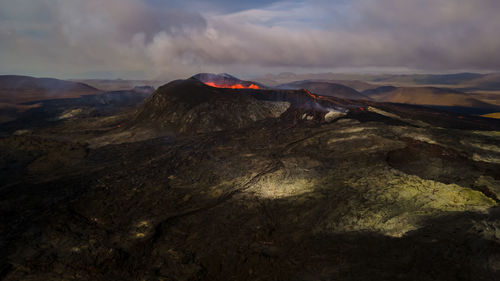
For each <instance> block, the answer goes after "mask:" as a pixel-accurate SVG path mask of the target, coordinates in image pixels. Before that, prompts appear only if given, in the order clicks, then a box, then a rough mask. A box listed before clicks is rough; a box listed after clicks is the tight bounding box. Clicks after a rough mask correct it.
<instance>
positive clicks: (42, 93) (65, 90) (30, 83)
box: [0, 75, 101, 104]
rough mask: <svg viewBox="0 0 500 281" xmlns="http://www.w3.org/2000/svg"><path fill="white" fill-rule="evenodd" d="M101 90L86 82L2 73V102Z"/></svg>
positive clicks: (67, 96)
mask: <svg viewBox="0 0 500 281" xmlns="http://www.w3.org/2000/svg"><path fill="white" fill-rule="evenodd" d="M98 92H101V90H99V89H97V88H94V87H92V86H89V85H87V84H84V83H79V82H72V81H66V80H59V79H54V78H35V77H30V76H20V75H0V103H4V104H18V103H23V102H29V101H34V100H43V99H51V98H69V97H79V96H80V95H89V94H96V93H98Z"/></svg>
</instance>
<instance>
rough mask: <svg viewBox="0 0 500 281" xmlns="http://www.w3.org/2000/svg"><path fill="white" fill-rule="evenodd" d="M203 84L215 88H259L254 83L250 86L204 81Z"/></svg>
mask: <svg viewBox="0 0 500 281" xmlns="http://www.w3.org/2000/svg"><path fill="white" fill-rule="evenodd" d="M205 85H207V86H210V87H215V88H229V89H254V90H258V89H260V88H259V86H257V85H255V84H250V86H245V85H242V84H234V85H217V84H215V83H213V82H205Z"/></svg>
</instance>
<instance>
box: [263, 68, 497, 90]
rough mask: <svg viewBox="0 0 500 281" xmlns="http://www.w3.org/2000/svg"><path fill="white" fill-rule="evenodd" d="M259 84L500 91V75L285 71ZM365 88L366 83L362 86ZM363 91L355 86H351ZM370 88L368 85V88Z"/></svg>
mask: <svg viewBox="0 0 500 281" xmlns="http://www.w3.org/2000/svg"><path fill="white" fill-rule="evenodd" d="M255 80H256V81H257V82H260V83H263V84H266V85H270V86H275V85H279V84H284V83H289V82H293V81H299V80H323V81H324V80H329V81H331V82H337V83H340V84H344V85H346V84H345V83H342V82H341V81H349V83H353V81H356V83H358V84H359V83H369V84H370V83H373V84H377V85H380V84H392V85H399V86H411V85H414V86H417V85H420V86H422V85H447V86H448V87H453V88H460V89H462V90H466V91H478V90H488V91H493V90H497V91H498V90H500V74H499V73H491V74H479V73H456V74H343V73H319V74H295V73H291V72H285V73H280V74H267V75H265V76H263V77H260V78H257V79H255ZM359 85H362V84H359ZM350 86H351V87H352V88H355V89H357V90H359V91H363V90H366V89H367V88H364V89H360V88H358V87H356V86H355V85H350ZM365 86H366V85H365Z"/></svg>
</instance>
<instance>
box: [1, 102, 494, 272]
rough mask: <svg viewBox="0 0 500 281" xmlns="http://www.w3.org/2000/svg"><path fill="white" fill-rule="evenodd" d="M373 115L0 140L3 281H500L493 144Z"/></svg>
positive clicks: (461, 132) (479, 134)
mask: <svg viewBox="0 0 500 281" xmlns="http://www.w3.org/2000/svg"><path fill="white" fill-rule="evenodd" d="M375 106H377V105H375ZM378 106H380V107H383V108H382V109H380V110H379V112H384V113H385V112H390V113H391V114H385V115H381V114H378V113H376V110H372V111H365V112H356V111H354V110H352V111H351V112H350V113H348V114H346V115H345V116H342V117H341V118H340V119H337V120H335V121H333V122H325V123H315V122H312V121H310V120H305V121H301V122H299V123H297V122H295V123H294V122H292V121H290V120H289V119H286V118H285V117H286V116H287V113H283V114H282V115H281V117H280V118H267V119H263V120H257V121H255V122H254V123H250V124H249V125H248V126H246V127H244V128H235V129H229V130H223V131H214V132H205V133H201V134H189V135H168V136H162V137H154V138H149V139H145V140H141V141H132V142H123V143H122V142H119V143H111V144H109V145H105V146H97V147H89V146H88V145H86V144H85V142H83V140H84V136H82V135H75V137H74V139H75V140H78V142H76V141H74V140H73V141H70V140H68V141H60V142H62V143H63V144H64V145H62V144H61V143H57V142H56V141H55V140H51V139H50V138H49V136H50V134H49V133H50V132H48V131H40V132H39V133H38V135H36V136H35V135H29V136H10V137H6V138H3V139H0V149H1V151H2V152H7V151H8V153H1V155H2V156H1V161H2V162H1V165H2V166H1V167H2V178H3V179H4V180H3V182H4V184H2V188H1V189H0V195H1V196H0V214H1V216H0V217H1V222H2V223H1V228H0V239H1V240H0V251H1V252H2V253H3V254H2V257H1V258H2V259H1V260H0V266H1V267H0V274H1V275H0V278H3V280H500V279H499V278H500V209H499V207H498V199H499V196H500V193H499V189H500V188H499V182H500V164H498V163H497V162H495V161H493V160H491V159H497V157H499V154H498V151H497V150H496V148H497V145H496V144H498V143H500V135H499V134H498V131H494V130H490V131H472V130H465V129H457V128H445V127H442V126H437V125H434V124H432V122H431V121H432V119H427V120H424V121H422V122H425V123H426V125H425V126H418V125H419V123H416V124H409V123H404V120H407V119H411V118H409V116H403V115H402V113H401V112H402V110H403V109H400V111H397V110H394V109H393V105H388V106H385V107H384V106H383V105H378ZM403 111H404V110H403ZM418 114H421V113H418ZM386 115H389V116H386ZM398 116H401V118H400V117H398ZM415 119H416V118H415ZM424 119H425V118H424ZM402 120H403V121H402ZM439 122H442V121H439ZM40 147H41V148H40ZM474 155H482V156H483V158H480V159H490V161H478V159H479V158H478V157H477V156H476V157H475V156H474ZM42 162H43V163H45V165H40V163H42ZM14 164H15V165H17V166H16V167H25V168H23V169H21V168H19V169H16V170H15V171H16V172H15V173H13V172H11V171H12V167H13V166H12V165H14ZM9 167H10V170H9ZM40 167H44V169H41V168H40Z"/></svg>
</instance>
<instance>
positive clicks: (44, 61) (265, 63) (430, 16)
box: [0, 0, 500, 78]
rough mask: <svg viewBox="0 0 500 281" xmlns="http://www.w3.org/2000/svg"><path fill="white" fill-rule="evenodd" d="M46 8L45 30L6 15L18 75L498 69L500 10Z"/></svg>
mask: <svg viewBox="0 0 500 281" xmlns="http://www.w3.org/2000/svg"><path fill="white" fill-rule="evenodd" d="M0 1H5V0H0ZM23 1H24V0H22V1H21V0H20V2H23ZM40 2H41V3H45V4H46V5H47V6H45V9H44V11H45V12H44V13H46V14H48V13H50V15H51V16H50V17H49V18H50V19H51V20H50V21H48V22H47V18H48V17H46V16H45V17H42V18H43V20H42V19H37V21H35V24H33V22H29V21H27V20H26V18H30V17H31V18H33V16H30V15H29V14H28V15H23V17H20V20H18V21H16V20H13V19H12V18H10V19H2V14H0V21H1V22H0V23H2V24H1V25H0V26H2V27H1V28H0V40H2V42H6V41H3V39H8V40H9V43H7V44H4V45H3V46H0V56H1V53H2V52H3V53H4V56H8V59H9V61H13V62H12V63H13V65H16V62H15V60H14V59H13V58H18V59H19V61H20V62H17V66H19V67H20V68H23V69H26V68H29V66H30V65H29V62H26V60H30V61H32V62H34V63H33V64H34V65H38V68H39V69H43V68H44V67H45V68H47V66H50V67H52V68H51V69H62V68H64V69H66V71H67V72H72V73H79V72H82V71H85V70H89V71H105V70H106V71H114V72H116V73H120V72H127V71H128V72H130V71H132V72H133V73H137V72H139V71H142V72H144V75H146V76H161V77H168V78H177V77H182V76H186V75H190V74H193V73H195V72H199V71H226V72H233V70H234V71H243V72H245V73H250V72H252V71H257V70H258V71H265V70H272V69H286V68H292V69H304V70H308V69H319V68H320V69H335V68H350V69H364V68H370V69H377V68H379V69H384V68H408V69H421V70H429V71H442V70H445V71H454V70H462V69H468V70H469V69H470V70H499V68H500V57H498V56H497V55H496V52H497V50H498V49H499V47H500V38H499V37H498V36H495V34H496V31H497V30H499V28H500V20H498V17H497V15H496V13H497V11H499V10H500V2H498V1H494V0H421V1H412V0H376V1H375V0H352V1H346V0H337V1H326V0H304V1H283V2H277V1H259V3H257V4H253V6H252V4H250V3H251V2H250V1H238V3H240V4H238V5H235V4H233V5H231V4H230V2H232V1H229V2H228V1H225V0H219V1H212V2H210V5H207V4H206V3H207V2H206V1H169V2H168V3H169V4H168V6H165V5H166V4H165V3H166V2H165V1H155V0H147V1H141V0H107V1H99V0H87V1H79V0H40ZM6 3H7V2H6ZM203 3H205V4H203ZM2 5H5V4H4V3H3V2H0V8H2ZM9 5H11V6H12V5H14V4H9ZM14 7H15V6H14ZM47 7H54V8H51V9H48V8H47ZM0 10H1V9H0ZM41 10H42V9H41V8H40V11H41ZM42 22H43V24H40V25H37V24H36V23H42ZM6 23H8V24H6ZM21 23H22V24H21ZM21 45H22V46H21ZM5 54H8V55H5ZM3 68H5V67H4V66H2V69H0V71H3V72H5V71H6V69H3ZM33 68H35V69H36V68H37V67H33ZM59 72H63V71H59Z"/></svg>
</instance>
